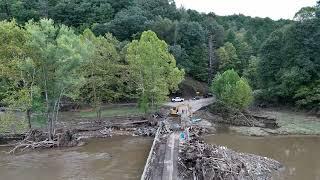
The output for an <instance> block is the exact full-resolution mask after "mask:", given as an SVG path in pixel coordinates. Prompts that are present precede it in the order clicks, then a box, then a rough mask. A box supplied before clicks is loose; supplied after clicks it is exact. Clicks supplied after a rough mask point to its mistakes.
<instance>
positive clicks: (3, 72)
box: [0, 21, 40, 128]
mask: <svg viewBox="0 0 320 180" xmlns="http://www.w3.org/2000/svg"><path fill="white" fill-rule="evenodd" d="M27 40H28V34H27V32H26V31H25V30H24V29H22V28H20V27H19V26H18V25H17V24H16V22H15V21H11V22H6V21H2V22H0V41H1V42H6V43H1V44H0V80H1V82H2V88H1V89H2V90H3V91H4V94H3V97H2V98H3V99H0V101H1V102H2V103H5V104H7V105H8V106H10V107H12V108H14V109H19V110H21V111H22V112H25V113H26V119H27V120H28V126H29V128H31V112H32V110H35V104H36V99H37V98H39V96H40V93H39V91H38V88H37V87H36V85H35V75H36V69H35V64H34V63H33V61H32V59H31V57H32V56H31V51H30V48H29V47H28V45H27ZM37 100H38V99H37Z"/></svg>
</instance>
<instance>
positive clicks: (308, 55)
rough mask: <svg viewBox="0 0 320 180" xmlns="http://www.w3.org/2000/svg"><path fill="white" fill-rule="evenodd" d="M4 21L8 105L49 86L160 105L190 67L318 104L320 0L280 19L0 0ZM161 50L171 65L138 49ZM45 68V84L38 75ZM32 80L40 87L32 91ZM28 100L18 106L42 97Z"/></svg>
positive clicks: (61, 0) (91, 98)
mask: <svg viewBox="0 0 320 180" xmlns="http://www.w3.org/2000/svg"><path fill="white" fill-rule="evenodd" d="M43 18H45V19H43ZM0 20H1V21H2V22H1V23H0V40H1V44H0V62H1V64H0V69H1V74H0V84H1V86H0V101H1V102H2V103H4V104H19V101H18V103H17V97H24V96H23V94H28V96H30V95H31V96H32V98H33V99H37V98H40V99H41V97H38V96H44V94H45V93H44V92H45V91H44V90H43V89H46V88H47V90H48V89H50V90H52V92H51V94H52V97H55V99H59V97H61V96H62V95H63V96H65V97H69V98H73V99H78V100H79V99H80V100H81V101H86V102H94V103H93V104H95V106H96V107H99V104H100V103H102V102H113V101H117V100H121V99H128V98H132V99H139V102H141V103H142V104H143V102H148V103H149V105H150V106H151V104H152V106H153V105H154V101H155V102H157V101H163V100H164V95H168V94H169V93H170V92H171V91H174V90H176V88H177V87H176V86H177V83H178V82H181V80H182V76H183V75H184V73H185V74H186V75H188V76H190V77H192V78H194V79H196V80H199V81H203V82H208V83H209V84H210V83H211V81H212V79H213V78H214V76H215V75H216V74H218V73H223V72H224V71H226V70H229V69H234V70H235V71H236V72H237V73H238V74H239V75H240V76H241V77H245V78H246V79H247V80H248V81H249V84H250V86H251V87H252V88H253V90H254V94H255V98H256V100H257V101H259V102H268V103H274V104H287V105H295V106H298V107H303V108H309V109H312V108H317V107H319V105H320V51H319V46H320V2H318V3H317V4H316V5H315V6H314V7H306V8H302V9H301V10H300V11H299V12H297V14H296V16H295V18H294V20H278V21H274V20H272V19H269V18H252V17H247V16H244V15H232V16H217V15H215V14H214V13H208V14H204V13H199V12H197V11H195V10H187V9H184V8H183V7H181V8H178V7H176V4H175V2H174V1H173V0H92V1H87V0H10V1H9V0H0ZM149 30H150V31H149ZM143 32H145V33H143ZM143 34H144V35H143ZM156 37H158V38H159V39H160V40H164V41H160V40H158V39H157V38H156ZM150 41H152V42H154V43H153V44H152V45H150V44H148V42H150ZM163 42H165V43H163ZM148 45H150V47H149V46H148ZM148 48H149V49H148ZM155 49H159V50H158V51H156V52H158V54H157V55H159V56H160V57H161V58H162V59H166V60H167V61H168V62H167V64H166V68H167V69H170V70H171V71H170V73H174V74H170V73H168V72H169V71H167V70H163V69H159V70H155V69H156V67H157V66H152V65H150V63H146V62H143V61H147V60H144V59H143V58H142V59H141V57H145V58H146V57H152V58H153V63H159V64H161V63H163V62H158V61H157V60H159V59H158V58H157V57H159V56H156V55H154V54H148V53H150V51H152V50H153V51H154V50H155ZM137 51H139V52H140V53H145V54H139V55H137ZM144 55H146V56H144ZM172 55H173V56H172ZM161 58H160V59H161ZM21 59H22V61H19V60H21ZM86 59H88V60H86ZM137 59H139V60H141V62H137ZM53 61H56V62H53ZM159 61H160V60H159ZM175 62H176V63H177V67H179V69H181V70H178V69H177V68H176V67H175ZM50 65H52V66H50ZM162 65H163V64H162ZM35 67H36V68H35ZM39 68H40V69H39ZM147 68H151V70H150V69H149V70H148V69H147ZM139 69H140V70H141V69H143V71H144V72H140V71H139ZM182 69H183V70H182ZM162 71H167V72H162ZM38 73H39V74H40V75H39V76H41V78H40V79H41V80H39V82H41V84H36V83H35V82H36V81H37V80H36V77H37V75H36V74H38ZM41 73H42V74H41ZM163 74H166V76H165V77H163ZM148 75H150V76H151V77H150V78H151V79H148V82H152V83H149V84H148V85H146V84H147V83H146V82H143V81H144V79H143V78H141V77H142V76H144V77H145V76H148ZM153 75H154V76H153ZM133 77H135V78H133ZM139 77H140V78H139ZM160 77H161V78H160ZM158 78H160V79H158ZM131 79H134V82H132V81H131ZM44 80H47V82H52V84H43V83H46V81H44ZM136 80H137V81H138V82H136ZM156 80H157V81H156ZM161 81H167V83H165V84H162V83H159V82H161ZM156 84H161V85H158V86H157V85H156ZM32 86H39V87H34V88H31V89H32V92H31V91H30V87H32ZM141 86H147V87H145V88H149V89H150V90H149V91H146V92H145V91H143V93H149V94H148V95H145V96H144V95H141V92H140V94H139V93H138V92H137V91H139V90H137V89H139V88H140V89H141ZM24 87H27V89H29V90H24ZM44 87H46V88H44ZM75 87H79V88H75ZM154 87H157V88H154ZM71 89H78V90H77V91H70V90H71ZM143 89H144V88H143ZM33 91H34V92H33ZM37 91H39V92H37ZM71 92H72V93H71ZM48 93H49V92H48ZM159 93H160V94H161V95H159V96H156V95H155V94H159ZM14 94H16V96H14ZM137 94H138V95H137ZM45 97H46V95H45ZM137 97H138V98H137ZM147 97H148V98H147ZM149 97H152V98H151V99H150V98H149ZM21 101H22V102H20V108H21V106H22V104H23V107H24V108H25V109H27V110H28V109H30V108H31V107H36V106H37V103H31V104H30V103H29V104H28V103H25V101H27V100H26V99H23V98H22V99H21ZM12 102H16V103H12ZM53 102H55V103H57V104H58V103H59V102H56V101H53ZM49 104H50V103H49ZM51 104H52V102H51ZM57 104H56V105H55V104H54V103H53V105H52V107H53V108H52V111H56V110H57V108H58V107H56V106H57Z"/></svg>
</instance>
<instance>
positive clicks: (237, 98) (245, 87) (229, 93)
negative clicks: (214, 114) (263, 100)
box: [211, 70, 253, 110]
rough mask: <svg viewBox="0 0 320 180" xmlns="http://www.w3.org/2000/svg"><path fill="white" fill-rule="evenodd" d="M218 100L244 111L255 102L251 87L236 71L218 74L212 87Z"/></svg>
mask: <svg viewBox="0 0 320 180" xmlns="http://www.w3.org/2000/svg"><path fill="white" fill-rule="evenodd" d="M211 90H212V91H213V92H214V93H215V94H216V96H217V98H218V99H219V100H220V101H222V102H223V103H224V104H226V105H227V106H229V107H232V108H236V109H240V110H244V109H246V108H248V106H249V105H250V104H251V103H252V101H253V95H252V90H251V87H250V86H249V84H248V82H247V80H246V79H245V78H240V77H239V75H238V74H237V72H235V71H234V70H227V71H225V72H224V73H223V74H218V75H217V76H216V77H215V79H214V81H213V83H212V86H211Z"/></svg>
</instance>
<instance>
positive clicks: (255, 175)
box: [178, 138, 282, 180]
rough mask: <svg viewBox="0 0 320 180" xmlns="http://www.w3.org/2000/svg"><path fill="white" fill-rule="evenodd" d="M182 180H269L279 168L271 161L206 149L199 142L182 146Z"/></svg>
mask: <svg viewBox="0 0 320 180" xmlns="http://www.w3.org/2000/svg"><path fill="white" fill-rule="evenodd" d="M178 164H179V165H178V168H179V173H180V176H181V178H182V179H190V180H194V179H197V180H207V179H208V180H209V179H210V180H212V179H219V180H220V179H221V180H234V179H255V180H259V179H261V180H262V179H263V180H265V179H271V177H272V173H273V172H274V171H277V170H279V169H280V168H281V167H282V165H281V164H280V163H279V162H277V161H275V160H272V159H269V158H266V157H261V156H256V155H253V154H246V153H238V152H235V151H233V150H230V149H227V148H226V147H223V146H216V145H208V144H205V143H204V142H203V141H201V140H199V139H198V138H193V139H192V140H191V141H189V142H186V143H184V144H182V145H181V147H180V153H179V163H178Z"/></svg>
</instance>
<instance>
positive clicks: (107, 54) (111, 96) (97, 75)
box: [81, 29, 126, 120]
mask: <svg viewBox="0 0 320 180" xmlns="http://www.w3.org/2000/svg"><path fill="white" fill-rule="evenodd" d="M82 38H83V41H84V43H85V44H87V45H89V44H90V48H92V50H91V52H92V55H91V56H90V59H89V60H88V61H87V62H86V63H84V64H83V65H82V67H83V68H82V69H83V71H82V73H84V76H85V78H86V83H85V84H84V86H83V87H82V88H81V94H82V96H83V97H85V99H86V100H87V101H89V102H90V103H91V104H93V107H94V109H95V111H96V113H97V119H98V120H101V104H102V103H103V102H106V103H110V102H114V101H115V100H117V99H119V98H120V97H121V96H123V93H124V92H123V89H122V86H123V84H122V83H123V78H122V77H123V76H124V75H125V74H126V73H125V72H126V66H125V65H124V64H122V63H121V62H120V60H121V59H120V55H119V53H118V51H117V48H116V45H117V44H119V42H118V41H117V40H116V39H115V38H114V37H112V35H111V34H107V35H106V36H105V37H102V36H99V37H96V36H95V35H94V34H93V33H92V32H91V31H90V30H88V29H87V30H85V31H84V33H83V37H82Z"/></svg>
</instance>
